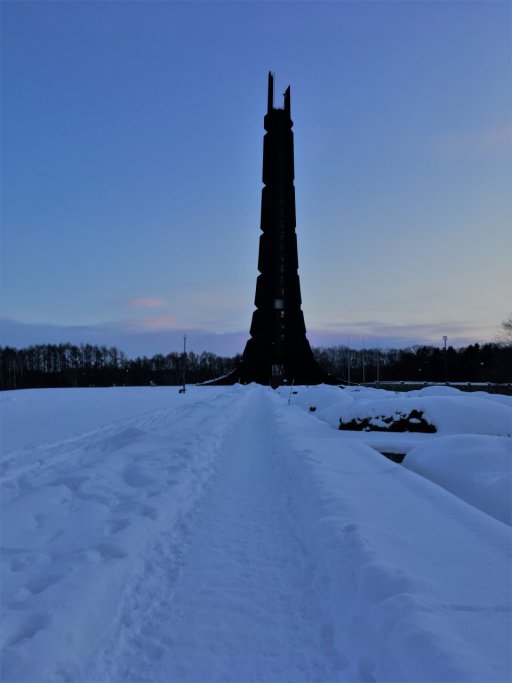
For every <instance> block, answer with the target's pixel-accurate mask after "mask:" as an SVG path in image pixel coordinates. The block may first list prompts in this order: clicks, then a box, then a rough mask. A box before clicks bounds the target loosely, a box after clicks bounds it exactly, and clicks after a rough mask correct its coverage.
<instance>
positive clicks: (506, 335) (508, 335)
mask: <svg viewBox="0 0 512 683" xmlns="http://www.w3.org/2000/svg"><path fill="white" fill-rule="evenodd" d="M496 342H497V343H498V344H500V346H507V347H512V313H511V314H510V315H509V316H508V318H507V319H506V320H504V321H503V322H502V323H501V330H500V331H499V333H498V335H497V336H496Z"/></svg>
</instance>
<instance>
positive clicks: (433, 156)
mask: <svg viewBox="0 0 512 683" xmlns="http://www.w3.org/2000/svg"><path fill="white" fill-rule="evenodd" d="M1 12H2V63H1V65H2V93H1V105H2V175H3V180H2V235H1V246H2V295H1V296H2V315H3V316H4V320H3V325H2V342H3V343H4V344H12V345H16V346H24V345H28V344H30V343H35V342H46V341H51V342H57V341H68V340H69V341H74V342H79V341H84V342H85V341H88V342H93V343H108V344H116V345H117V346H119V348H121V349H123V350H125V351H126V352H127V353H128V354H129V355H134V354H143V353H145V354H148V355H151V354H153V353H156V352H168V351H170V350H176V349H179V348H180V347H181V344H182V334H183V331H184V330H185V331H187V333H188V339H189V345H190V346H189V348H193V349H194V350H196V351H201V350H203V349H207V350H212V351H215V352H217V353H225V354H232V353H235V352H237V351H242V350H243V345H244V342H245V340H246V339H247V338H248V329H249V326H250V320H251V315H252V311H253V299H254V288H255V281H256V276H257V251H258V239H259V234H260V233H259V212H260V197H261V161H262V135H263V132H264V131H263V115H264V113H265V107H266V86H267V73H268V71H269V70H270V69H271V70H273V71H274V72H275V75H276V102H277V103H278V104H279V103H280V102H281V97H280V93H281V92H284V90H285V88H286V86H287V85H288V84H291V92H292V118H293V119H294V124H295V125H294V132H295V164H296V169H295V170H296V193H297V235H298V243H299V274H300V278H301V286H302V294H303V310H304V315H305V319H306V325H307V327H308V336H309V338H310V340H311V341H312V343H313V344H339V343H341V344H345V343H347V339H348V338H350V343H351V345H353V346H360V345H361V343H362V340H363V339H364V340H365V343H366V344H373V345H374V344H375V343H376V339H377V337H378V338H379V340H380V341H379V343H380V345H381V346H386V345H390V344H392V345H393V344H399V345H406V344H409V343H419V342H432V343H435V344H439V345H440V344H442V340H441V338H442V335H443V334H446V335H448V337H449V341H450V342H451V343H453V344H454V345H460V344H466V343H469V342H473V341H483V340H489V339H492V337H493V335H494V334H495V333H496V332H497V330H498V328H499V326H500V323H501V321H502V320H503V319H504V318H505V317H506V316H507V315H508V313H509V312H510V310H511V309H512V304H511V301H512V276H511V272H512V268H511V266H510V263H511V254H512V235H511V232H512V231H511V230H510V222H511V218H512V199H511V196H512V194H511V192H510V185H511V180H512V170H511V169H512V161H511V160H512V155H511V150H512V93H511V85H510V84H511V76H512V69H511V63H512V62H511V43H512V41H511V4H510V3H509V2H492V1H488V2H422V1H412V2H396V1H394V2H385V1H384V2H381V1H379V2H319V1H318V0H315V2H289V1H285V2H245V1H239V2H211V1H210V2H151V1H149V2H148V1H146V2H136V1H135V2H123V1H119V2H81V1H77V2H44V1H43V2H9V1H5V0H4V1H3V2H2V3H1Z"/></svg>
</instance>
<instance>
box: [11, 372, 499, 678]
mask: <svg viewBox="0 0 512 683" xmlns="http://www.w3.org/2000/svg"><path fill="white" fill-rule="evenodd" d="M0 406H1V410H2V442H1V445H2V453H1V458H0V473H1V477H2V496H1V505H2V528H1V544H2V549H1V556H0V559H1V565H2V576H1V598H2V669H1V680H2V681H4V682H5V683H7V682H8V681H26V682H34V683H35V682H39V681H83V682H95V683H96V682H98V683H99V682H100V681H112V682H113V681H137V682H141V681H162V682H164V681H165V683H173V682H176V683H177V682H180V683H181V682H185V681H193V682H195V683H203V682H206V681H210V682H212V683H213V682H217V681H234V682H238V683H242V682H245V681H274V682H276V683H277V682H279V683H282V682H284V681H290V682H293V683H295V682H297V683H299V682H300V681H312V680H314V681H340V682H346V683H348V682H353V681H361V682H362V681H367V682H371V681H376V682H381V681H382V682H383V681H387V682H389V683H394V682H400V681H402V682H407V683H413V682H424V683H435V682H439V683H441V682H442V683H449V682H452V681H459V682H461V683H462V682H464V683H470V682H474V683H487V682H490V681H500V682H505V681H509V680H510V678H511V675H512V672H511V667H510V663H511V659H510V642H511V637H512V634H511V623H512V612H511V582H510V579H511V530H510V526H509V524H510V491H511V488H510V483H511V460H512V446H511V444H512V440H511V436H510V433H511V430H512V401H511V399H510V398H509V397H505V396H492V395H489V394H485V393H484V392H475V393H474V394H465V393H462V392H459V391H457V390H454V389H448V388H447V387H429V388H428V389H423V390H421V391H411V392H407V393H405V394H401V395H400V396H397V395H395V394H394V393H393V392H388V391H383V390H376V389H357V388H356V389H339V388H336V387H324V386H322V387H311V388H306V387H297V388H295V389H294V390H293V391H292V390H290V389H280V390H278V391H272V390H271V389H268V388H265V387H259V386H255V385H251V386H248V387H240V386H234V387H193V388H190V389H189V390H188V391H187V393H186V394H185V395H180V394H178V391H177V388H174V387H171V388H166V387H147V388H112V389H84V390H80V389H70V390H33V391H32V390H30V391H19V392H4V393H2V394H0ZM311 407H313V408H315V410H314V412H311V411H310V408H311ZM409 408H414V409H421V410H422V411H423V413H424V415H425V416H428V419H429V421H430V422H431V423H433V424H434V425H435V426H436V428H437V430H438V431H437V432H436V433H434V434H421V433H411V434H397V433H385V432H347V431H339V430H338V429H337V427H338V424H339V420H340V418H343V420H346V419H347V420H348V419H352V418H353V417H371V418H372V419H373V418H375V419H380V417H381V416H382V415H391V414H394V413H396V412H397V411H403V410H406V409H409ZM378 450H380V451H385V452H394V453H405V454H406V456H405V460H404V463H403V465H398V464H395V463H393V462H391V461H390V460H388V459H386V458H384V457H383V456H382V455H381V454H380V453H379V452H378Z"/></svg>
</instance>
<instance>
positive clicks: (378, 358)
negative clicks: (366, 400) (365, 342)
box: [377, 337, 380, 384]
mask: <svg viewBox="0 0 512 683" xmlns="http://www.w3.org/2000/svg"><path fill="white" fill-rule="evenodd" d="M377 384H380V348H379V338H378V337H377Z"/></svg>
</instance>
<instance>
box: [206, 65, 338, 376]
mask: <svg viewBox="0 0 512 683" xmlns="http://www.w3.org/2000/svg"><path fill="white" fill-rule="evenodd" d="M264 125H265V130H266V131H267V132H266V134H265V137H264V140H263V183H264V185H265V187H264V188H263V191H262V198H261V199H262V201H261V230H262V235H261V236H260V247H259V259H258V270H259V272H260V275H259V276H258V279H257V282H256V295H255V300H254V304H255V306H256V310H255V311H254V313H253V316H252V324H251V330H250V334H251V339H249V341H248V342H247V345H246V347H245V351H244V353H243V360H242V363H241V364H240V366H239V367H238V368H237V369H236V370H234V371H233V372H232V373H231V374H230V375H228V377H226V378H224V382H225V383H232V382H236V381H240V382H242V383H243V384H246V383H249V382H258V383H259V384H272V385H278V384H282V383H287V384H291V383H294V384H319V383H321V382H329V380H330V378H329V376H328V375H327V374H326V373H325V372H324V371H323V370H322V369H321V368H320V367H319V366H318V364H317V363H316V361H315V359H314V357H313V353H312V351H311V347H310V346H309V342H308V340H307V339H306V326H305V324H304V315H303V313H302V310H301V295H300V283H299V276H298V273H297V269H298V257H297V237H296V234H295V188H294V185H293V180H294V163H293V133H292V125H293V122H292V120H291V117H290V88H289V87H288V88H287V90H286V92H285V94H284V108H283V109H276V108H275V107H274V78H273V75H272V73H269V76H268V110H267V114H266V116H265V119H264ZM220 381H222V380H220ZM331 381H332V380H331ZM218 382H219V381H218ZM218 382H217V383H218Z"/></svg>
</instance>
